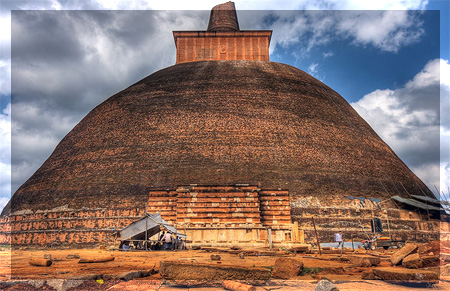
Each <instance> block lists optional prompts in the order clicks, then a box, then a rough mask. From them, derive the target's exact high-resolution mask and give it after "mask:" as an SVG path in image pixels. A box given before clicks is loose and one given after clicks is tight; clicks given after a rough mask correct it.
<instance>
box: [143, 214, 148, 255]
mask: <svg viewBox="0 0 450 291" xmlns="http://www.w3.org/2000/svg"><path fill="white" fill-rule="evenodd" d="M147 229H148V228H147V217H145V243H144V244H145V250H147V240H148V234H147Z"/></svg>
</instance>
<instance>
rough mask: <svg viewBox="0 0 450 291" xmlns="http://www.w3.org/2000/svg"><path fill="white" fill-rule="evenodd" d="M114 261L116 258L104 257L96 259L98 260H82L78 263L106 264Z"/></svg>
mask: <svg viewBox="0 0 450 291" xmlns="http://www.w3.org/2000/svg"><path fill="white" fill-rule="evenodd" d="M110 261H114V256H112V255H108V256H103V257H96V258H82V259H80V260H79V261H78V263H79V264H84V263H104V262H110Z"/></svg>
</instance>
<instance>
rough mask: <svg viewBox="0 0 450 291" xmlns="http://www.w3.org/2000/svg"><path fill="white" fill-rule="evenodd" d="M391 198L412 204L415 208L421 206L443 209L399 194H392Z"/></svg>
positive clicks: (428, 208)
mask: <svg viewBox="0 0 450 291" xmlns="http://www.w3.org/2000/svg"><path fill="white" fill-rule="evenodd" d="M392 199H394V200H397V201H399V202H402V203H405V204H408V205H411V206H414V207H416V208H422V209H426V210H437V211H443V210H444V209H442V208H440V207H436V206H432V205H428V204H425V203H422V202H420V201H417V200H414V199H408V198H402V197H400V196H392Z"/></svg>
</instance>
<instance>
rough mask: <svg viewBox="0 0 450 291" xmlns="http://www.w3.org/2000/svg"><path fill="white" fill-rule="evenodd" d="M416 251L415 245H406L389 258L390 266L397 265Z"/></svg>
mask: <svg viewBox="0 0 450 291" xmlns="http://www.w3.org/2000/svg"><path fill="white" fill-rule="evenodd" d="M416 251H417V245H415V244H406V245H405V246H404V247H402V248H401V249H399V250H398V251H396V252H395V253H393V254H392V255H391V257H390V260H391V263H392V265H394V266H395V265H399V264H400V263H401V262H402V260H403V259H404V258H405V257H406V256H408V255H410V254H412V253H414V252H416Z"/></svg>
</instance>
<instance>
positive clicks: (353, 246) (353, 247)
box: [351, 231, 355, 250]
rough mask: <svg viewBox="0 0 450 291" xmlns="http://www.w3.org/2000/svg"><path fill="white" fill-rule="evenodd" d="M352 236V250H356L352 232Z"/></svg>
mask: <svg viewBox="0 0 450 291" xmlns="http://www.w3.org/2000/svg"><path fill="white" fill-rule="evenodd" d="M351 236H352V249H353V250H355V245H354V244H353V231H352V234H351Z"/></svg>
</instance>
